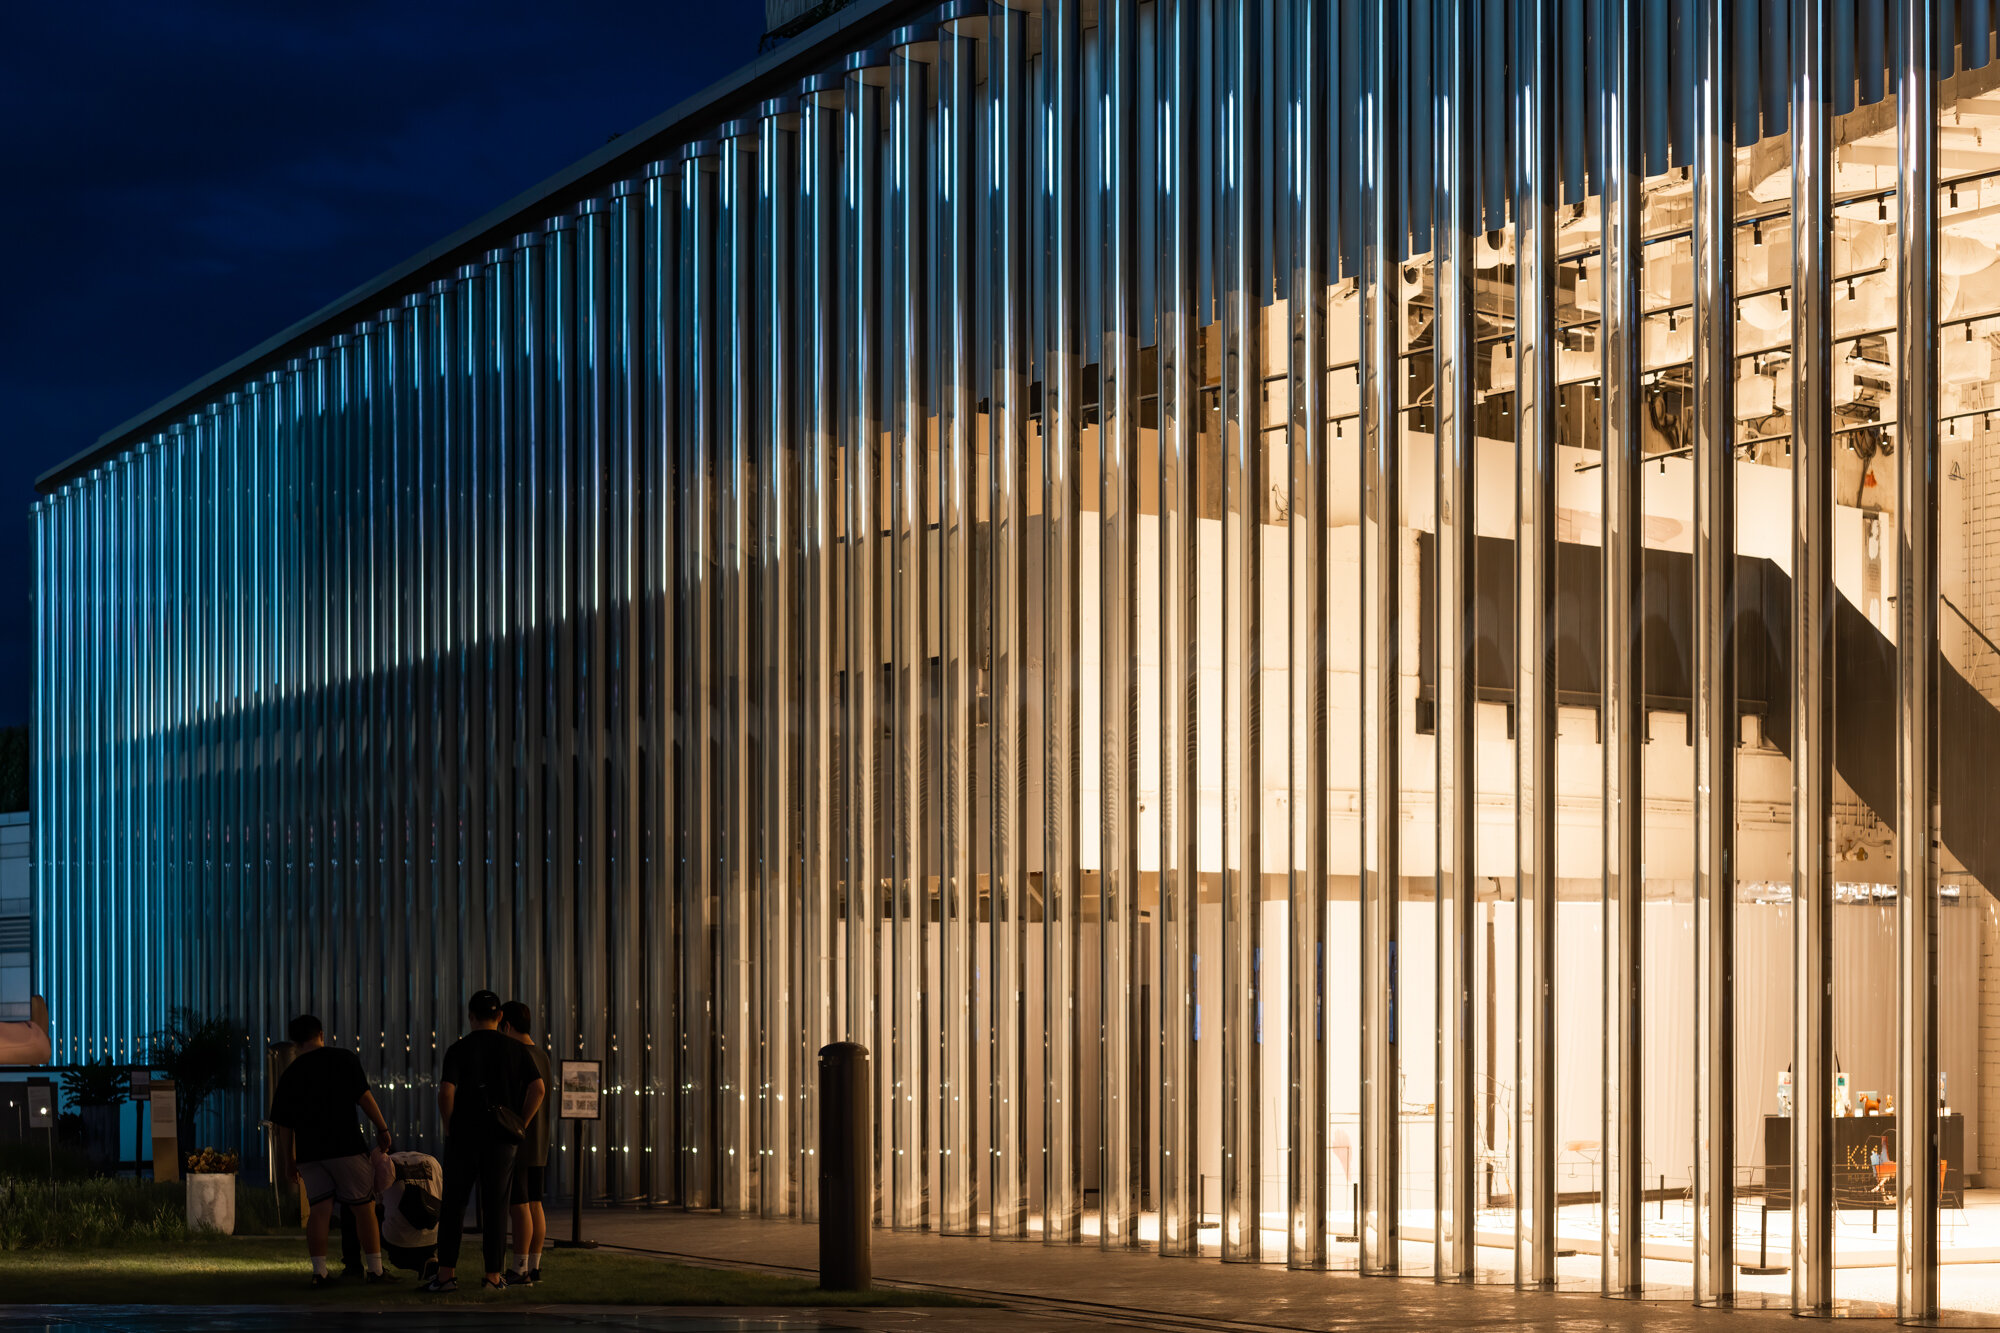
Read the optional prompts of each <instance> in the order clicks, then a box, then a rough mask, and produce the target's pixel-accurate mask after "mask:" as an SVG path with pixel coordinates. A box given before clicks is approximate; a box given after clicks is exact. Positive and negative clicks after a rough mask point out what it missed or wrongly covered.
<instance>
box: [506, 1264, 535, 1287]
mask: <svg viewBox="0 0 2000 1333" xmlns="http://www.w3.org/2000/svg"><path fill="white" fill-rule="evenodd" d="M501 1278H502V1279H503V1280H504V1281H505V1282H506V1283H507V1285H508V1286H510V1287H532V1286H534V1285H535V1279H534V1278H533V1277H531V1276H529V1274H528V1270H527V1269H525V1268H513V1269H509V1270H508V1271H507V1272H505V1273H503V1274H501Z"/></svg>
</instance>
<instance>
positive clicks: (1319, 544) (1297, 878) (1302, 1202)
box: [1163, 0, 1334, 1269]
mask: <svg viewBox="0 0 2000 1333" xmlns="http://www.w3.org/2000/svg"><path fill="white" fill-rule="evenodd" d="M1288 14H1289V18H1290V23H1291V26H1290V28H1289V30H1288V31H1287V32H1286V33H1285V34H1284V36H1285V38H1286V40H1287V42H1288V43H1289V47H1290V58H1291V61H1292V69H1291V77H1290V80H1289V93H1290V98H1291V100H1290V104H1289V106H1288V107H1287V108H1286V110H1287V112H1288V114H1289V117H1290V121H1291V135H1292V151H1291V152H1290V153H1289V154H1288V155H1287V161H1288V164H1289V168H1288V170H1287V172H1286V174H1285V179H1284V185H1285V186H1286V189H1287V195H1288V197H1287V199H1286V201H1285V205H1286V207H1288V208H1289V209H1290V210H1291V214H1292V224H1291V228H1290V238H1291V253H1290V255H1289V256H1285V257H1284V258H1285V259H1286V260H1288V262H1289V263H1290V264H1291V291H1290V300H1289V304H1288V306H1287V313H1288V315H1289V317H1290V327H1289V329H1288V333H1289V334H1290V338H1289V340H1288V344H1287V346H1288V348H1289V352H1288V367H1287V369H1288V370H1289V373H1290V384H1289V386H1288V395H1289V401H1290V407H1291V417H1290V422H1289V430H1288V438H1287V444H1288V446H1289V455H1290V459H1289V465H1290V474H1289V478H1288V480H1289V493H1290V506H1289V518H1288V520H1287V527H1286V535H1287V537H1288V539H1289V540H1288V547H1289V555H1290V558H1291V585H1290V605H1291V620H1292V623H1291V642H1290V648H1291V660H1290V679H1291V700H1290V703H1291V716H1290V724H1291V732H1290V744H1289V749H1288V757H1289V759H1290V764H1291V829H1290V833H1291V860H1290V872H1291V873H1290V882H1289V889H1290V915H1291V923H1290V929H1291V940H1290V945H1291V955H1290V958H1289V971H1290V980H1291V995H1290V1010H1289V1012H1290V1018H1291V1021H1290V1025H1289V1026H1290V1034H1291V1051H1290V1055H1291V1066H1290V1074H1291V1078H1290V1085H1289V1088H1288V1103H1287V1110H1288V1111H1289V1124H1288V1132H1289V1135H1290V1142H1289V1143H1288V1144H1287V1148H1288V1153H1289V1166H1290V1171H1289V1180H1288V1193H1287V1200H1286V1242H1285V1254H1286V1262H1287V1263H1288V1264H1289V1265H1290V1266H1291V1267H1293V1268H1302V1269H1317V1268H1325V1267H1326V1266H1327V1244H1326V1235H1327V1232H1326V1214H1327V1203H1328V1194H1327V1098H1326V1091H1327V1040H1326V1020H1327V1017H1328V1014H1327V1010H1326V1004H1325V991H1324V968H1325V962H1324V958H1325V951H1326V938H1327V909H1326V895H1327V875H1328V873H1329V869H1330V860H1329V843H1328V833H1329V829H1328V825H1327V819H1326V792H1327V743H1328V734H1327V711H1326V706H1327V698H1326V678H1327V661H1328V659H1327V653H1328V648H1329V644H1330V635H1331V634H1332V632H1333V631H1332V626H1331V624H1330V623H1329V615H1328V610H1329V608H1328V589H1327V555H1328V551H1327V546H1328V543H1327V503H1326V502H1327V484H1326V482H1327V478H1326V465H1327V456H1326V448H1327V417H1328V409H1327V393H1326V379H1327V359H1328V358H1327V335H1328V332H1329V330H1328V327H1327V302H1328V297H1329V294H1330V291H1331V283H1332V276H1333V275H1332V270H1331V256H1330V254H1329V248H1328V244H1327V242H1328V240H1329V239H1330V234H1329V231H1328V229H1327V227H1326V226H1325V225H1324V220H1325V219H1326V218H1327V217H1329V216H1330V209H1331V207H1332V202H1333V201H1332V198H1331V196H1330V194H1329V186H1330V185H1331V183H1332V181H1331V173H1330V171H1329V169H1328V168H1329V166H1330V164H1331V161H1332V158H1331V152H1330V149H1331V144H1330V142H1329V130H1330V129H1331V127H1332V122H1331V120H1330V118H1329V112H1330V110H1331V104H1332V88H1333V83H1334V76H1333V74H1332V71H1331V70H1330V69H1329V68H1328V65H1327V62H1328V58H1329V57H1330V56H1331V55H1332V54H1333V12H1332V7H1331V6H1328V5H1324V4H1317V3H1313V0H1293V3H1291V4H1290V5H1289V7H1288ZM1163 522H1164V517H1163Z"/></svg>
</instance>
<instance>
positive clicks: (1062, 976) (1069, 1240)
mask: <svg viewBox="0 0 2000 1333" xmlns="http://www.w3.org/2000/svg"><path fill="white" fill-rule="evenodd" d="M1082 51H1083V16H1082V3H1081V0H1049V3H1048V4H1046V5H1045V6H1044V7H1043V9H1042V85H1043V99H1042V103H1041V106H1040V108H1039V111H1040V117H1041V126H1040V137H1041V143H1042V157H1041V182H1040V183H1041V200H1040V204H1041V207H1042V210H1043V226H1042V243H1043V250H1042V273H1041V278H1042V283H1043V288H1042V302H1043V304H1042V318H1043V329H1044V343H1043V347H1042V360H1041V369H1042V468H1041V471H1042V616H1043V623H1044V626H1045V628H1044V630H1043V645H1042V722H1043V727H1044V731H1043V747H1042V761H1043V768H1042V802H1043V820H1042V1021H1043V1036H1042V1061H1043V1065H1042V1067H1043V1079H1044V1082H1043V1085H1042V1107H1043V1111H1042V1240H1043V1241H1044V1242H1045V1243H1048V1244H1075V1243H1077V1242H1079V1241H1081V1240H1082V1239H1083V1103H1082V1097H1081V1092H1080V1088H1079V1085H1080V1083H1081V1082H1082V1077H1083V1061H1082V1034H1081V1030H1080V1015H1079V1013H1078V1010H1077V997H1076V988H1077V985H1078V981H1079V977H1080V969H1079V968H1078V965H1077V952H1078V950H1079V949H1080V948H1081V947H1082V939H1083V933H1082V929H1081V922H1080V920H1079V919H1078V915H1077V913H1078V908H1079V904H1080V899H1081V895H1082V878H1083V876H1082V868H1081V866H1082V863H1081V854H1082V853H1081V848H1080V847H1079V845H1078V842H1077V836H1078V824H1079V821H1080V819H1081V817H1082V807H1081V800H1082V794H1081V790H1080V784H1079V782H1078V774H1077V758H1076V747H1077V741H1078V736H1077V709H1078V693H1079V691H1080V689H1081V682H1080V681H1079V680H1078V677H1077V664H1078V661H1079V656H1080V648H1079V645H1078V642H1077V632H1078V617H1079V614H1080V601H1081V593H1082V589H1081V586H1080V584H1079V579H1080V577H1081V566H1082V557H1081V551H1080V537H1079V531H1078V528H1079V523H1080V509H1081V497H1080V494H1079V487H1080V486H1081V483H1082V478H1081V476H1080V472H1081V468H1082V429H1083V404H1082V398H1081V393H1082V388H1083V310H1082V297H1083V288H1082V282H1083V269H1082V263H1081V260H1082V255H1081V254H1080V252H1079V247H1080V246H1081V244H1082V231H1081V197H1080V180H1079V175H1078V160H1077V159H1078V152H1079V142H1078V141H1079V137H1080V135H1081V133H1082V126H1083V107H1082V105H1081V102H1080V101H1079V98H1080V97H1081V94H1082V86H1081V71H1080V68H1079V63H1080V59H1081V56H1082Z"/></svg>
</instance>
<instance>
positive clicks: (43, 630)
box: [28, 495, 171, 994]
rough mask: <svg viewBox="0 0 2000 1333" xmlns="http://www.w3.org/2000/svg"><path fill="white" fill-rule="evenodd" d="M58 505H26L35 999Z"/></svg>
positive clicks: (49, 768) (53, 912)
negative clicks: (31, 531) (30, 577)
mask: <svg viewBox="0 0 2000 1333" xmlns="http://www.w3.org/2000/svg"><path fill="white" fill-rule="evenodd" d="M57 504H58V501H57V498H56V497H55V496H54V495H44V496H38V497H37V498H36V499H35V500H34V501H33V502H32V503H31V504H30V506H29V512H30V513H31V514H33V515H34V525H35V536H34V549H35V574H34V577H35V584H34V589H35V591H34V608H35V610H34V615H35V631H34V633H35V642H34V678H33V685H32V688H33V690H34V693H33V695H32V705H31V706H32V707H33V709H34V713H33V716H32V718H31V720H30V728H31V730H30V732H29V743H30V751H29V761H28V784H29V785H28V825H29V828H28V845H29V854H30V856H31V857H32V858H33V859H32V860H31V861H30V862H29V868H28V873H29V875H30V876H31V884H32V889H31V894H32V906H31V910H32V911H33V913H34V927H33V941H34V944H33V958H32V965H33V968H34V974H35V980H34V984H35V985H36V986H37V987H38V989H37V990H36V992H35V993H36V994H43V993H45V988H46V985H47V983H46V982H45V981H43V980H42V978H43V977H45V976H47V975H49V974H51V973H53V972H54V971H55V970H56V953H55V945H54V939H53V937H52V934H51V930H50V927H51V925H52V924H53V923H54V922H55V921H56V920H57V919H58V916H57V912H58V909H57V905H56V902H55V898H54V895H53V894H52V893H51V892H50V889H51V886H52V882H53V879H54V875H53V871H54V867H55V855H56V848H57V846H58V845H59V843H58V842H57V834H58V831H59V830H58V827H57V825H56V821H55V806H56V802H55V800H54V793H53V792H52V791H50V789H49V774H51V773H54V772H57V771H59V770H58V769H57V767H56V750H55V746H54V744H53V740H54V732H55V708H54V704H55V692H56V681H57V680H58V679H59V672H58V669H57V663H56V656H55V649H56V638H55V619H56V613H57V608H59V607H60V606H61V605H62V603H63V600H64V593H63V587H62V583H61V579H62V577H63V576H64V574H65V573H67V570H66V569H65V567H64V565H63V563H62V561H61V560H60V559H59V558H58V556H57V553H56V550H55V545H54V538H55V531H56V524H57V515H56V510H57ZM169 943H171V938H170V940H169Z"/></svg>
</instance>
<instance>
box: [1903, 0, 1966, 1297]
mask: <svg viewBox="0 0 2000 1333" xmlns="http://www.w3.org/2000/svg"><path fill="white" fill-rule="evenodd" d="M1899 35H1900V37H1901V43H1900V49H1899V50H1898V51H1897V52H1896V55H1895V57H1894V59H1895V63H1896V75H1897V78H1896V164H1897V176H1896V209H1897V215H1896V244H1897V247H1898V253H1897V256H1896V260H1897V269H1896V272H1897V276H1898V278H1899V279H1900V282H1899V284H1898V290H1899V292H1900V299H1899V302H1898V307H1897V311H1896V317H1897V320H1896V322H1897V353H1898V362H1897V364H1898V366H1899V367H1900V368H1901V377H1900V379H1899V381H1898V383H1897V386H1896V503H1897V514H1896V520H1897V521H1896V532H1897V536H1898V541H1899V549H1898V551H1897V553H1896V572H1897V590H1896V591H1897V596H1896V674H1897V681H1898V684H1899V687H1900V688H1899V689H1898V691H1897V704H1898V708H1899V713H1898V715H1897V720H1896V821H1895V827H1896V859H1897V880H1898V883H1897V894H1896V901H1897V913H1896V915H1897V926H1898V931H1897V944H1898V959H1897V967H1896V976H1897V986H1898V990H1899V995H1898V997H1897V999H1898V1005H1897V1016H1898V1024H1897V1026H1898V1032H1897V1050H1898V1052H1899V1062H1898V1066H1897V1079H1896V1115H1897V1125H1896V1133H1897V1140H1898V1142H1897V1157H1898V1161H1897V1170H1896V1186H1895V1189H1896V1315H1897V1318H1899V1319H1902V1320H1905V1321H1915V1320H1930V1319H1935V1318H1937V1316H1938V1311H1939V1301H1938V1259H1939V1250H1938V1206H1939V1196H1940V1194H1941V1188H1940V1184H1941V1182H1940V1179H1939V1175H1940V1173H1939V1170H1938V1160H1939V1144H1938V1132H1939V1128H1940V1117H1939V1114H1938V1102H1939V1096H1938V846H1939V840H1940V838H1941V836H1942V834H1941V830H1940V828H1939V825H1938V755H1937V737H1938V618H1937V603H1938V424H1937V407H1938V351H1937V338H1938V323H1937V321H1938V266H1937V211H1938V210H1937V198H1938V133H1937V105H1938V86H1937V73H1936V60H1937V54H1938V47H1937V10H1936V7H1935V6H1932V5H1928V4H1923V3H1918V2H1916V0H1912V2H1911V3H1907V4H1905V5H1903V6H1901V8H1900V13H1899ZM1982 36H1983V34H1982ZM1946 49H1947V50H1949V48H1948V47H1947V48H1946Z"/></svg>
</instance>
